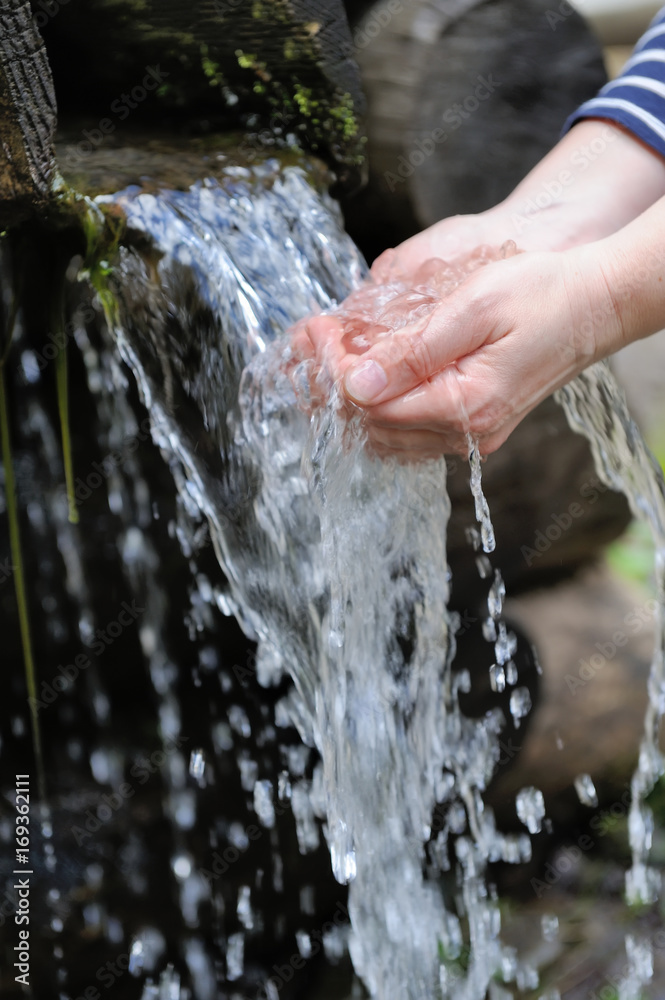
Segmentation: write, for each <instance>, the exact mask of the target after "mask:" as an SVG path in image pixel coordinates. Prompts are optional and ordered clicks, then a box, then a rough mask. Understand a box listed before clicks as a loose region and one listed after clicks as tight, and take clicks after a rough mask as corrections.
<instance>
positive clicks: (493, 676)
mask: <svg viewBox="0 0 665 1000" xmlns="http://www.w3.org/2000/svg"><path fill="white" fill-rule="evenodd" d="M490 686H491V688H492V691H496V692H497V693H498V694H501V692H502V691H505V689H506V671H505V670H504V668H503V667H502V666H500V665H499V664H498V663H494V664H493V665H492V666H491V667H490Z"/></svg>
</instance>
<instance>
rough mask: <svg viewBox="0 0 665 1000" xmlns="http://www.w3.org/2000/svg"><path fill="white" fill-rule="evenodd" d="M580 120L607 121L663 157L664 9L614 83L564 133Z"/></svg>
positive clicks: (577, 113) (584, 107)
mask: <svg viewBox="0 0 665 1000" xmlns="http://www.w3.org/2000/svg"><path fill="white" fill-rule="evenodd" d="M582 118H609V119H610V120H612V121H615V122H618V123H619V124H620V125H623V126H624V127H625V128H627V129H629V130H630V131H631V132H633V133H634V134H635V135H636V136H638V137H639V138H640V139H642V140H643V141H644V142H646V143H647V144H648V145H649V146H651V147H652V148H653V149H655V150H656V151H657V152H658V153H660V154H661V156H665V7H663V9H662V10H661V11H660V13H659V14H657V15H656V17H655V18H654V20H653V21H652V22H651V25H650V27H649V29H648V31H646V32H645V33H644V35H642V37H641V38H640V40H639V42H638V43H637V45H636V46H635V49H634V51H633V54H632V56H631V57H630V59H629V60H628V62H627V63H626V65H625V66H624V68H623V71H622V73H621V75H620V76H618V77H617V78H616V80H611V81H610V82H609V83H607V84H605V86H604V87H603V89H602V90H600V91H599V92H598V96H597V97H594V98H592V99H591V100H590V101H587V102H586V103H585V104H583V105H582V106H581V107H579V108H578V109H577V111H575V112H574V113H573V114H572V115H571V116H570V118H569V119H568V121H567V122H566V124H565V125H564V128H563V131H564V132H567V131H568V129H570V128H571V127H572V126H573V125H574V124H575V122H578V121H580V119H582Z"/></svg>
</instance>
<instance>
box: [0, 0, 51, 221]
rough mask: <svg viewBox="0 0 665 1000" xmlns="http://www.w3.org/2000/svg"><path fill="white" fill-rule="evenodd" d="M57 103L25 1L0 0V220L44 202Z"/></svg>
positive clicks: (20, 216) (15, 216)
mask: <svg viewBox="0 0 665 1000" xmlns="http://www.w3.org/2000/svg"><path fill="white" fill-rule="evenodd" d="M55 125H56V106H55V95H54V91H53V83H52V80H51V73H50V69H49V64H48V59H47V57H46V51H45V49H44V45H43V42H42V39H41V37H40V35H39V32H38V31H37V28H36V27H35V24H34V23H33V19H32V12H31V9H30V4H29V2H20V0H3V2H2V4H0V164H1V165H0V226H3V227H4V226H7V225H12V224H14V223H16V222H19V221H21V220H22V219H24V218H26V217H27V216H29V215H31V214H33V213H34V212H36V211H38V210H40V209H43V207H44V206H45V205H46V203H47V202H48V199H49V196H50V191H51V185H52V183H53V177H54V173H55V162H54V156H53V147H52V144H53V135H54V132H55Z"/></svg>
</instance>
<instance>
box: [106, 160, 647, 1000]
mask: <svg viewBox="0 0 665 1000" xmlns="http://www.w3.org/2000/svg"><path fill="white" fill-rule="evenodd" d="M239 173H240V172H239ZM250 181H251V184H252V185H253V186H254V190H251V187H250ZM261 182H262V178H261V171H260V170H258V171H256V172H255V176H254V177H252V178H251V179H250V178H249V176H248V175H245V176H236V178H235V179H234V180H233V181H232V182H231V183H230V184H229V185H228V186H219V185H216V184H202V185H198V186H196V187H195V188H193V189H192V190H191V191H190V192H188V193H174V192H170V193H165V194H163V195H162V196H161V197H160V198H156V197H155V196H153V195H151V194H144V193H141V192H139V191H138V190H133V191H131V190H130V191H128V192H125V193H121V194H120V195H117V196H115V201H116V202H117V203H119V204H120V205H121V206H122V208H123V210H124V211H125V213H126V215H127V219H128V223H129V229H130V232H131V231H133V232H135V233H136V232H141V233H145V234H146V235H148V236H149V237H150V240H151V242H152V244H153V246H154V247H155V248H156V249H157V250H158V251H159V254H160V259H159V262H158V264H157V265H156V270H155V271H153V272H152V274H149V273H148V271H147V267H146V264H145V262H144V260H143V259H142V258H141V257H140V255H139V254H138V253H137V252H135V251H132V250H124V251H122V253H121V258H120V262H119V266H118V269H117V273H118V276H119V277H120V278H121V287H122V288H129V289H132V288H135V286H136V284H137V283H138V284H139V286H140V289H141V294H142V295H143V294H144V288H145V282H146V280H149V281H151V282H152V284H153V286H156V295H157V296H159V297H162V301H163V306H162V307H161V308H159V309H158V310H157V319H156V320H151V321H150V322H149V324H148V328H147V329H146V325H145V320H144V318H141V319H138V320H137V318H136V316H135V315H132V314H131V302H132V295H131V294H129V295H128V294H127V293H126V292H124V291H123V292H122V294H121V309H120V315H119V320H118V321H117V322H116V323H115V326H114V328H113V330H112V332H113V336H114V338H115V340H116V342H117V345H118V347H119V349H120V352H121V354H122V356H123V358H124V359H125V361H126V362H127V363H128V364H129V366H130V367H131V369H132V371H133V372H134V375H135V376H136V379H137V382H138V385H139V389H140V392H141V395H142V398H143V399H144V402H145V404H146V406H147V408H148V410H149V412H150V414H151V418H152V432H153V437H154V438H155V440H156V441H157V443H158V445H159V447H160V448H161V450H162V453H163V455H164V456H165V458H166V459H167V461H168V463H169V465H170V467H171V470H172V472H173V474H174V476H175V480H176V484H177V486H178V490H179V492H180V496H181V499H182V501H183V505H184V508H185V510H187V509H189V510H190V511H191V512H192V513H195V514H196V515H197V516H199V515H200V514H204V515H205V517H206V518H207V520H208V523H209V525H210V531H211V535H212V540H213V543H214V546H215V551H216V553H217V557H218V559H219V561H220V564H221V566H222V568H223V569H224V572H225V575H226V577H227V579H228V588H227V590H226V591H225V592H221V591H219V590H218V591H217V592H216V593H212V594H211V595H210V599H211V600H216V601H217V602H218V603H219V604H220V605H221V606H223V607H224V609H225V610H226V611H227V612H228V613H233V614H234V615H235V616H236V617H237V618H238V620H239V621H240V623H241V625H242V627H243V629H244V630H245V631H246V633H247V634H248V635H249V636H251V637H252V638H256V639H257V640H258V644H259V645H258V657H257V663H258V671H259V676H260V679H261V683H262V684H264V685H266V686H269V685H274V684H276V683H277V682H278V681H279V679H280V678H281V677H282V676H283V675H284V674H288V675H289V676H290V677H291V679H292V681H293V688H292V689H291V690H290V692H289V694H288V695H287V696H286V697H285V698H283V699H282V700H281V701H280V702H279V703H278V704H277V708H276V718H275V722H276V725H277V726H278V727H279V726H280V725H285V724H287V723H291V724H294V725H295V726H296V727H297V728H298V731H299V732H300V735H301V738H302V740H303V742H304V743H305V744H306V745H308V746H312V747H315V748H316V749H317V751H318V753H319V755H320V760H321V762H320V764H319V765H318V766H317V768H316V770H315V773H314V776H313V779H312V781H311V784H306V783H303V782H300V783H299V784H298V786H297V789H296V788H294V787H293V786H292V785H291V783H290V781H289V780H286V781H285V782H284V784H283V787H282V789H281V795H282V797H286V798H289V797H290V799H291V804H292V807H293V811H294V815H295V818H296V823H297V825H298V832H299V841H300V843H301V847H302V848H303V849H306V848H307V845H308V843H309V841H310V840H311V838H312V819H313V816H314V815H317V816H319V817H320V818H321V819H323V820H324V821H325V827H324V829H325V833H326V838H327V841H328V845H329V848H330V853H331V858H332V866H333V871H334V874H335V877H336V878H337V879H338V881H340V882H342V883H347V882H349V883H350V895H349V912H350V915H351V922H352V933H351V938H350V942H349V947H350V951H351V956H352V958H353V962H354V965H355V968H356V970H357V972H358V973H359V975H360V976H361V977H362V979H363V980H364V982H365V984H366V985H367V987H368V988H369V990H370V993H371V995H372V996H373V997H378V998H384V1000H388V998H392V997H400V998H402V997H403V998H405V1000H426V998H432V1000H434V998H435V997H439V996H443V997H451V998H452V997H455V998H457V1000H459V998H462V1000H466V998H468V1000H482V998H483V997H484V996H485V995H486V992H487V990H488V988H489V987H490V984H491V982H492V980H493V978H494V977H495V976H496V975H497V974H500V977H501V978H502V979H503V981H504V982H506V983H510V982H515V983H516V984H517V986H518V987H519V988H535V987H536V986H537V974H536V972H535V970H532V969H529V968H528V967H526V966H525V965H524V964H523V963H522V962H521V961H520V960H519V958H518V956H517V955H516V954H515V953H514V952H513V951H511V950H510V949H508V948H506V947H505V946H504V945H503V944H502V943H501V940H500V917H499V910H498V904H497V901H496V899H495V898H493V894H492V891H491V889H490V888H489V887H488V885H487V883H486V879H485V870H486V865H487V863H488V862H489V861H496V860H498V859H502V860H504V861H513V862H519V861H524V860H528V858H529V857H530V852H531V846H530V840H529V837H528V835H527V834H526V833H525V834H523V835H518V836H514V835H513V836H508V835H505V834H502V833H500V832H498V831H497V829H496V826H495V824H494V819H493V816H492V813H491V811H490V810H489V809H488V808H487V807H486V806H485V804H484V802H483V798H482V793H483V791H484V789H485V788H486V787H487V785H488V783H489V781H490V778H491V776H492V773H493V770H494V767H495V765H496V762H497V760H498V758H499V746H498V743H499V735H500V733H501V730H502V728H503V726H504V725H505V719H504V718H503V716H502V714H501V712H500V711H499V710H495V711H493V712H490V713H489V714H488V715H487V716H486V717H485V718H483V719H481V720H470V719H467V718H465V716H464V715H463V714H462V712H461V711H460V709H459V704H458V693H459V691H460V689H461V690H465V689H468V688H469V686H470V685H471V683H472V676H471V673H470V672H469V671H461V672H458V673H453V671H452V669H451V660H452V656H453V654H454V649H455V642H454V634H455V630H456V622H455V620H454V617H453V616H451V615H450V614H449V612H448V610H447V598H448V584H447V580H448V573H447V565H446V525H447V521H448V516H449V509H450V508H449V501H448V497H447V493H446V480H445V463H444V462H443V460H438V461H428V462H425V463H422V464H421V465H419V466H416V467H414V466H403V465H399V464H398V463H397V462H396V461H394V460H380V459H377V458H375V457H372V456H371V455H370V454H368V452H367V449H366V448H365V447H364V432H363V428H362V422H361V419H360V417H359V416H358V415H357V414H356V415H353V416H351V417H350V418H349V416H348V414H346V413H345V412H344V411H343V408H342V407H341V406H340V404H339V401H338V400H337V399H336V396H335V389H334V387H332V386H326V387H324V389H325V393H324V394H325V395H327V403H326V405H323V406H318V407H317V406H315V407H314V410H313V416H312V417H311V419H310V418H308V416H307V415H306V413H305V409H306V406H303V398H304V399H305V403H306V402H307V399H306V397H307V395H308V393H309V391H310V390H309V376H308V373H307V372H306V371H303V372H301V373H298V372H296V373H295V375H294V374H293V372H291V373H290V375H287V368H288V364H284V363H283V357H282V355H283V352H284V343H285V341H284V337H283V335H284V333H285V331H286V330H287V328H288V327H289V326H290V325H291V324H292V323H293V322H294V321H296V320H297V319H299V318H300V317H301V316H303V315H306V314H308V313H311V312H312V311H317V310H319V309H322V308H323V309H326V308H330V307H331V306H332V305H333V304H334V303H335V302H336V301H339V300H340V299H342V298H344V296H345V295H346V294H347V293H348V292H349V291H350V290H351V289H353V288H354V287H356V286H357V284H358V282H359V281H360V280H361V278H362V277H363V274H364V267H363V263H362V261H361V259H360V258H359V256H358V254H357V253H356V251H355V249H354V248H353V246H352V245H351V244H350V241H349V240H348V238H347V237H346V236H345V235H344V233H343V232H342V230H341V227H340V224H339V219H338V217H337V214H336V211H335V210H334V208H333V207H332V205H331V204H330V203H329V202H327V200H326V199H320V198H319V197H318V196H317V195H316V194H315V193H314V191H313V190H312V188H311V187H310V186H309V185H308V182H307V179H306V178H305V176H304V175H303V174H302V173H301V172H299V171H298V170H295V169H294V170H287V171H286V172H285V173H284V174H283V175H282V176H281V177H280V178H279V179H276V180H274V182H273V181H272V180H271V182H270V183H266V184H265V186H264V188H263V190H261V191H260V194H259V195H258V196H257V192H256V186H257V185H259V186H260V185H261ZM192 290H195V295H196V298H197V300H198V301H199V302H201V303H204V304H205V309H204V310H203V311H202V312H201V313H200V314H198V315H187V314H185V313H184V311H185V310H187V308H188V296H189V295H191V292H192ZM123 310H124V311H123ZM169 313H175V314H179V320H180V322H179V327H178V329H179V330H180V331H182V330H184V331H186V342H185V343H183V342H176V341H175V338H174V337H173V336H171V335H170V331H169V323H168V314H169ZM287 354H288V351H287ZM247 366H249V367H247ZM291 367H292V365H291ZM243 370H245V374H244V376H243V378H242V380H241V373H242V372H243ZM299 380H300V383H299ZM294 386H295V389H294ZM560 401H561V403H562V405H563V406H564V408H565V410H566V413H567V415H568V418H569V421H570V423H571V425H572V426H573V428H574V429H575V430H578V431H580V432H581V433H583V434H585V435H586V436H587V437H588V438H589V440H590V442H591V446H592V448H593V451H594V456H595V458H596V462H597V464H598V467H599V469H600V471H601V474H602V475H603V477H604V478H605V480H606V481H607V483H608V485H610V486H612V487H613V488H620V489H623V490H624V491H625V492H626V493H627V495H628V496H629V499H630V502H631V504H632V506H633V509H634V511H635V513H636V514H637V515H638V516H641V517H645V518H646V519H647V520H648V521H649V523H650V524H651V526H652V529H653V531H654V536H655V538H656V540H657V562H658V569H659V581H660V583H659V586H660V587H661V588H662V572H663V565H664V564H663V558H664V557H665V551H664V550H663V541H664V538H665V536H664V531H665V517H664V508H663V491H662V477H661V476H660V474H659V472H658V470H657V469H656V467H655V464H654V463H653V461H652V460H651V459H650V457H649V455H648V453H647V451H646V448H645V446H644V444H643V442H642V439H641V437H640V435H639V432H638V431H637V430H636V428H635V426H634V424H632V422H631V421H630V418H629V416H628V415H627V413H626V411H625V408H624V406H623V404H622V402H621V397H620V394H619V392H618V390H617V387H616V385H615V384H614V382H613V380H612V378H611V376H610V374H609V371H608V369H607V368H606V367H605V366H603V365H601V366H597V367H595V368H594V369H592V370H590V371H589V372H587V373H585V374H584V375H583V376H581V377H580V378H579V379H577V380H576V381H575V382H574V383H572V384H571V385H570V386H569V387H566V389H564V390H562V391H561V393H560ZM471 472H472V476H471V480H472V488H473V491H474V496H475V498H476V511H477V516H478V521H479V526H480V528H481V534H482V539H483V543H484V548H485V551H486V552H489V551H491V549H492V548H493V545H492V529H491V521H490V513H489V511H488V509H487V505H486V503H485V502H484V498H483V497H482V489H481V485H480V464H479V462H478V458H477V455H476V454H475V452H474V451H473V449H472V451H471ZM470 558H471V554H470ZM503 594H504V588H503V585H502V582H501V577H500V567H496V568H495V569H494V576H493V580H492V581H490V584H489V587H488V619H487V623H486V626H485V631H486V638H487V640H488V641H489V642H491V643H493V644H494V646H495V649H496V660H497V662H496V664H495V666H494V668H492V669H493V670H494V671H495V674H494V676H493V685H494V686H495V687H499V688H501V687H505V686H506V685H508V686H510V687H512V688H513V695H512V697H511V710H513V714H514V715H515V717H516V719H519V718H520V717H521V716H522V715H524V714H525V712H526V711H528V707H529V699H528V692H527V691H526V689H524V688H520V685H519V677H518V676H517V671H516V669H515V667H514V664H513V662H512V660H511V658H510V655H511V648H512V647H511V643H512V642H513V637H511V636H510V634H509V633H507V632H506V627H505V625H504V623H503V621H502V601H503ZM660 596H661V597H662V591H661V595H660ZM662 629H663V624H662V622H661V623H660V624H659V636H660V637H661V638H662ZM470 666H471V665H470ZM664 697H665V692H664V690H663V662H662V644H659V646H658V648H657V650H656V654H655V658H654V664H653V669H652V676H651V681H650V707H649V714H648V718H647V721H646V733H645V738H644V742H643V745H642V749H641V753H640V763H639V768H638V770H637V772H636V774H635V778H634V781H633V805H632V807H631V813H630V842H631V848H632V850H633V867H632V869H631V871H630V873H629V875H628V885H627V889H628V898H629V899H630V900H632V901H635V900H642V901H645V902H650V901H653V900H654V898H656V895H657V892H658V885H657V876H656V873H655V871H654V870H653V869H652V868H650V867H649V864H648V855H649V847H650V831H651V829H652V826H653V819H652V817H650V814H649V810H648V808H647V807H646V806H645V804H644V797H645V796H646V794H648V792H649V791H650V790H651V789H652V787H653V785H654V783H655V781H656V780H657V778H658V777H659V776H660V775H661V774H662V772H663V767H662V759H661V755H660V752H659V750H658V726H659V721H660V716H661V714H662V705H663V698H664ZM305 793H306V794H305ZM275 794H276V790H275V789H273V788H272V787H270V785H269V783H268V784H266V783H265V782H261V779H260V775H259V776H257V778H256V787H255V801H256V803H257V811H259V814H260V815H261V812H262V811H263V813H264V814H265V813H269V812H270V809H271V808H272V801H273V798H274V796H275ZM437 803H438V804H441V803H445V804H446V805H447V821H446V825H445V826H444V828H443V830H441V831H440V832H439V834H438V836H437V838H436V841H434V842H433V843H432V844H430V845H429V847H428V850H429V851H430V853H431V854H434V855H436V856H437V857H438V859H439V864H440V867H441V868H442V869H444V870H445V869H446V868H449V869H450V877H449V880H448V882H447V883H446V882H445V880H444V884H443V886H442V885H441V884H438V883H437V882H430V881H426V880H425V879H424V878H423V866H424V863H425V844H426V843H427V842H428V840H429V838H430V833H431V827H430V823H431V817H432V812H433V809H434V806H435V805H436V804H437ZM518 811H519V814H520V815H521V816H522V818H523V820H524V823H525V826H526V827H527V828H528V829H529V830H531V832H535V831H537V830H538V829H539V828H540V822H541V820H542V812H543V809H542V797H540V799H539V798H538V793H537V790H532V793H529V792H528V790H526V791H525V793H524V794H523V795H522V797H521V800H520V802H518ZM638 944H639V943H636V942H634V941H633V940H632V939H631V941H630V942H629V953H630V954H631V955H632V956H633V959H634V962H633V964H634V977H633V978H634V979H635V982H634V983H633V985H632V986H626V992H625V996H626V998H627V997H628V996H629V995H632V994H631V993H630V991H631V990H633V992H634V991H635V989H636V988H637V985H636V984H639V982H641V981H643V980H644V979H645V978H647V977H646V974H645V972H644V969H645V957H644V954H643V953H642V951H643V950H642V951H640V948H639V947H638ZM240 961H241V959H240ZM646 965H648V962H647V963H646Z"/></svg>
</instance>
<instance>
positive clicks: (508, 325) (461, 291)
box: [307, 245, 621, 460]
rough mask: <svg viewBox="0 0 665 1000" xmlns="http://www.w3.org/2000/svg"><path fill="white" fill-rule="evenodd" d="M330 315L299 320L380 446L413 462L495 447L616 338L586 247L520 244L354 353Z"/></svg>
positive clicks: (596, 261)
mask: <svg viewBox="0 0 665 1000" xmlns="http://www.w3.org/2000/svg"><path fill="white" fill-rule="evenodd" d="M339 331H340V326H339V321H338V320H336V319H335V317H330V316H322V317H318V318H315V319H311V320H309V321H308V323H307V332H308V335H309V337H310V339H311V341H312V343H313V345H314V347H315V349H316V353H317V357H318V360H319V362H320V363H321V364H322V365H324V366H325V367H327V368H328V370H329V371H330V373H331V375H332V377H333V378H338V379H341V380H342V385H343V389H344V392H345V394H346V396H347V397H348V399H349V400H350V401H351V402H353V403H355V404H356V405H358V406H360V407H362V408H363V409H364V410H365V413H366V425H367V431H368V435H369V438H370V441H371V442H372V444H373V445H374V447H375V449H376V450H377V451H379V452H380V453H384V454H388V453H390V454H396V455H397V456H398V457H401V458H403V459H407V460H420V459H424V458H429V457H435V456H438V455H441V454H446V453H452V452H457V453H466V451H467V448H468V445H467V440H468V438H467V435H468V434H471V436H472V437H473V438H475V439H478V441H479V445H480V451H481V452H482V453H483V454H488V453H489V452H492V451H495V450H496V449H497V448H498V447H499V446H500V445H501V444H502V443H503V442H504V441H505V440H506V438H507V437H508V435H509V434H510V432H511V431H512V430H513V429H514V428H515V427H516V426H517V424H518V423H519V422H520V420H522V418H523V417H524V416H525V415H526V414H527V413H528V412H529V411H530V410H531V409H533V407H534V406H536V405H537V404H538V403H539V402H540V401H541V400H543V399H545V397H546V396H548V395H549V394H550V393H551V392H553V391H554V390H555V389H556V388H558V387H560V386H562V385H564V384H565V383H566V382H568V381H569V380H570V379H571V378H573V377H574V376H575V375H577V374H578V373H579V372H580V371H582V369H583V368H585V367H586V366H587V365H589V364H590V363H592V362H593V361H596V360H598V359H599V358H600V357H604V356H605V355H606V354H609V353H610V352H611V351H612V350H613V349H614V348H615V346H617V344H616V342H617V341H618V340H619V339H620V335H621V330H620V323H619V321H618V320H617V317H616V314H615V312H614V309H613V303H612V299H611V296H610V295H609V292H608V286H607V283H606V281H605V279H604V275H603V269H602V266H601V260H600V258H599V255H598V254H597V253H595V252H594V247H593V245H590V246H588V247H580V248H576V249H574V250H570V251H566V252H532V253H523V254H519V255H518V256H514V257H511V258H510V259H506V260H498V261H496V262H494V263H490V264H487V265H485V266H483V267H480V268H479V269H477V270H475V271H474V272H473V273H472V274H470V276H469V277H467V278H466V280H464V281H463V283H462V284H461V285H459V286H458V287H457V288H456V289H455V290H454V291H453V292H452V293H451V294H450V295H449V296H447V297H446V298H443V299H442V300H441V301H440V302H439V303H438V304H437V305H436V307H435V308H434V310H433V311H432V312H430V314H429V316H426V317H424V318H421V319H420V320H416V321H415V322H412V323H409V324H408V325H407V326H405V327H403V328H402V329H399V330H397V331H396V332H394V333H392V334H390V335H387V336H382V337H380V338H379V339H377V340H375V342H374V343H373V345H372V346H370V347H369V349H368V350H366V351H365V352H364V353H363V354H362V355H361V356H360V357H359V356H358V354H357V353H351V352H349V350H348V349H346V348H345V346H344V344H343V340H342V339H340V336H339Z"/></svg>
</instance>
